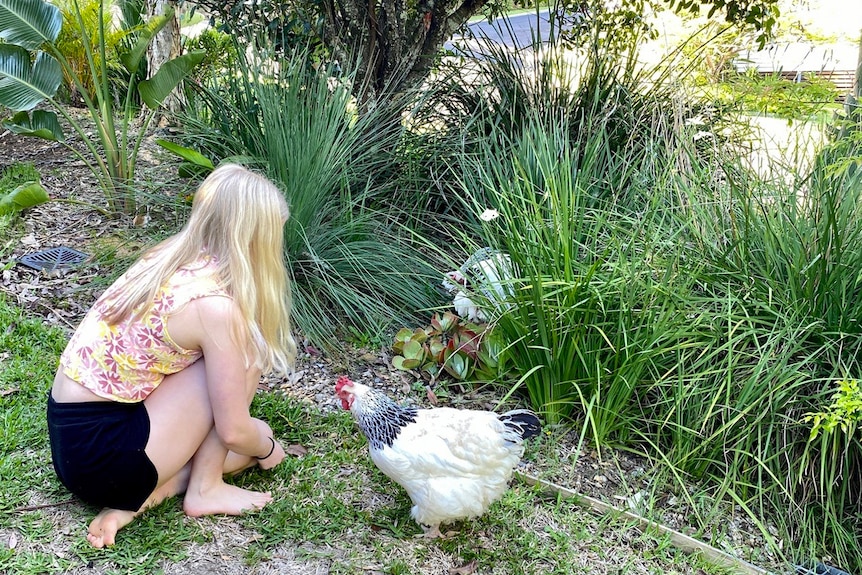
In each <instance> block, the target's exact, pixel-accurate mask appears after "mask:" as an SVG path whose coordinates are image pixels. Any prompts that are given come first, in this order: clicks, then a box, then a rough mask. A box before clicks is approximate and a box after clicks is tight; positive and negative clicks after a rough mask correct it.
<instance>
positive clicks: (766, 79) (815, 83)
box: [712, 70, 838, 120]
mask: <svg viewBox="0 0 862 575" xmlns="http://www.w3.org/2000/svg"><path fill="white" fill-rule="evenodd" d="M712 88H713V89H716V90H718V92H719V93H718V98H719V99H721V100H724V101H731V102H733V103H734V104H735V105H736V106H738V107H739V108H741V109H742V110H743V111H745V112H747V113H755V114H771V115H775V116H778V117H780V118H787V119H791V120H807V119H810V118H812V117H815V116H816V115H818V114H820V113H823V112H824V111H825V110H827V109H828V108H829V107H830V106H833V107H834V105H835V101H836V98H837V96H838V90H837V89H836V88H835V85H834V84H832V82H830V81H829V80H825V79H822V78H818V77H816V76H809V77H807V78H805V80H804V81H802V82H795V81H793V80H789V79H787V78H783V77H781V75H779V74H774V75H767V76H761V75H759V74H757V72H756V71H755V70H750V71H749V72H746V73H744V74H734V75H725V80H724V81H723V82H721V83H719V84H717V85H716V84H712Z"/></svg>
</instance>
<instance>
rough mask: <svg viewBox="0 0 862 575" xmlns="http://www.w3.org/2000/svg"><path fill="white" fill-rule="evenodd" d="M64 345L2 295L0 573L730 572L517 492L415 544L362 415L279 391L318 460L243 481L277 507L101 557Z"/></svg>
mask: <svg viewBox="0 0 862 575" xmlns="http://www.w3.org/2000/svg"><path fill="white" fill-rule="evenodd" d="M64 343H65V336H64V334H63V333H62V332H61V331H59V330H57V329H55V328H51V327H47V326H45V325H43V324H42V323H41V322H39V321H38V320H34V319H28V318H26V317H24V316H23V315H22V314H21V313H20V312H19V311H17V310H16V309H15V308H14V307H12V306H11V305H10V304H9V303H8V302H6V301H5V300H3V299H2V298H0V349H3V350H9V351H6V352H4V355H3V362H2V372H0V390H2V392H3V395H2V397H0V414H2V415H0V418H2V419H0V424H2V427H0V431H2V433H0V539H2V541H3V542H4V545H2V546H0V572H4V573H63V572H67V571H72V570H78V569H85V568H87V566H90V568H91V569H92V571H91V572H93V573H131V574H149V573H153V572H157V571H159V570H160V569H164V568H165V566H166V565H170V564H173V563H178V562H184V561H193V558H194V557H195V556H196V554H197V553H200V551H199V550H200V549H212V548H215V549H217V553H220V554H221V555H223V556H225V557H227V558H228V559H227V560H231V561H236V562H238V563H242V564H245V565H246V566H247V567H249V568H252V567H253V566H255V565H258V564H259V563H260V562H271V561H279V560H280V559H279V557H280V556H281V554H283V553H285V549H295V550H296V559H295V560H296V561H299V562H312V563H313V562H324V563H325V564H326V565H327V566H328V569H329V572H330V573H333V574H350V573H356V572H357V570H358V569H365V568H366V567H367V566H369V565H373V566H375V568H376V569H377V570H379V571H381V572H383V573H419V572H435V571H434V570H435V569H437V570H439V569H440V568H441V565H451V566H453V567H459V566H463V565H465V564H468V563H470V562H472V561H475V562H476V565H477V567H478V570H479V572H489V571H491V570H493V571H494V572H495V573H512V574H515V573H518V574H520V573H536V574H538V573H546V574H556V573H558V574H560V575H563V574H567V573H624V572H626V569H627V561H631V560H633V558H635V557H637V558H638V559H637V562H638V564H639V565H647V568H648V570H649V571H648V572H650V573H675V572H679V573H694V572H707V573H711V574H719V573H723V572H724V571H722V570H721V569H717V568H714V567H710V566H708V565H705V564H703V563H702V562H701V561H700V560H699V559H698V558H697V557H692V556H688V555H684V554H681V553H680V552H678V551H677V550H675V549H674V548H672V547H670V546H669V545H668V544H667V542H666V541H664V540H663V539H661V538H658V539H657V538H654V537H651V536H645V535H640V534H637V533H636V532H635V531H633V530H632V529H630V527H629V526H627V525H625V524H623V523H621V522H619V521H617V520H614V519H613V518H604V519H603V518H597V517H594V516H591V515H589V514H587V513H586V512H584V511H583V510H582V509H580V508H579V507H577V506H576V505H575V504H573V503H572V502H569V501H565V500H562V499H561V500H556V499H548V498H547V497H546V496H544V495H542V494H541V493H539V492H538V491H536V490H535V489H533V488H530V487H528V486H526V485H524V484H520V483H517V482H516V483H515V484H514V485H513V486H512V489H511V490H510V491H509V492H508V493H507V494H506V495H505V497H503V499H502V500H501V501H499V502H497V503H495V504H494V505H493V506H492V507H491V509H490V511H489V512H488V514H486V515H485V516H483V517H481V518H479V519H477V520H475V521H470V522H463V523H459V524H456V525H454V526H453V527H454V528H455V529H456V530H458V533H457V534H456V535H454V536H453V537H452V538H451V539H447V540H444V541H426V540H424V539H415V538H414V537H413V536H414V535H416V534H418V533H420V532H421V530H420V529H419V528H418V526H417V525H416V524H415V523H414V522H413V521H412V520H411V519H410V515H409V514H410V505H411V504H410V501H409V499H408V498H407V497H406V495H405V494H404V492H403V491H401V490H400V488H397V486H395V485H394V484H393V483H392V482H391V481H389V480H388V479H387V478H386V477H385V476H383V475H382V474H381V473H380V472H379V471H378V470H377V469H376V468H375V467H374V466H373V464H372V463H371V461H370V459H369V457H368V454H367V447H366V443H365V439H364V438H363V437H362V436H361V434H360V433H359V432H358V430H357V429H356V428H355V425H354V423H353V421H352V419H351V417H350V415H349V414H348V413H346V412H337V413H330V414H326V415H324V414H321V413H319V412H318V411H317V410H316V409H314V408H311V407H309V406H308V405H306V404H303V403H300V402H298V401H296V400H293V399H290V398H287V397H285V396H283V395H281V394H279V393H276V392H268V393H261V394H259V395H258V397H257V398H256V399H255V402H254V404H253V407H252V409H253V412H254V413H255V415H257V416H260V417H263V418H265V419H266V420H267V421H269V422H270V423H271V425H272V427H273V430H274V431H275V433H276V434H277V435H278V437H279V438H280V439H282V441H284V442H285V443H286V444H290V443H297V444H300V445H303V446H304V447H305V448H306V449H307V450H308V454H307V455H306V456H304V457H302V458H295V457H289V458H288V459H287V460H286V461H285V462H284V463H283V464H282V465H280V466H278V467H277V468H276V469H274V470H271V471H267V472H262V471H257V470H256V471H251V472H247V473H245V474H242V475H240V476H238V477H236V478H234V479H233V481H234V482H235V483H237V484H239V485H242V486H244V487H249V488H253V489H260V490H271V491H272V492H273V494H274V496H275V501H274V502H273V503H272V504H271V505H269V506H267V508H266V509H265V510H264V511H262V512H260V513H257V514H251V515H247V516H242V517H238V518H223V517H208V518H201V519H191V518H188V517H186V516H185V515H184V514H183V513H182V508H181V504H180V499H179V498H172V499H169V500H167V501H165V502H164V503H162V504H161V505H159V506H157V507H156V508H154V509H151V510H148V511H147V512H146V513H144V514H143V515H142V516H141V517H139V518H138V519H136V520H135V521H134V522H133V523H132V524H131V525H129V526H128V527H127V528H125V529H124V530H122V531H121V532H120V534H119V536H118V541H117V544H116V545H115V546H114V547H112V548H109V549H104V550H96V549H92V548H91V547H90V546H89V545H88V544H87V542H86V540H85V538H84V533H85V531H86V525H87V522H88V521H89V520H90V519H91V518H92V516H93V515H94V514H95V513H96V511H97V510H96V509H94V508H91V507H88V506H86V505H83V504H80V503H78V502H76V501H74V498H71V496H70V495H69V494H68V493H67V492H66V491H65V489H64V488H63V487H62V486H61V485H59V483H58V481H57V479H56V477H55V476H54V473H53V470H52V469H51V467H50V463H49V460H50V453H49V450H48V445H47V436H46V427H45V421H44V404H45V399H46V394H47V390H48V388H49V386H50V382H51V380H52V376H53V373H54V370H55V367H56V362H57V358H58V356H59V353H60V352H61V350H62V347H63V345H64ZM226 532H227V535H225V533H226ZM10 541H14V544H13V545H10V544H9V542H10ZM297 546H299V547H297ZM584 548H586V549H588V552H587V553H586V555H585V554H584V552H583V549H584ZM208 553H216V551H209V552H208ZM223 560H225V559H223ZM573 569H574V570H573ZM699 569H700V570H703V571H698V570H699Z"/></svg>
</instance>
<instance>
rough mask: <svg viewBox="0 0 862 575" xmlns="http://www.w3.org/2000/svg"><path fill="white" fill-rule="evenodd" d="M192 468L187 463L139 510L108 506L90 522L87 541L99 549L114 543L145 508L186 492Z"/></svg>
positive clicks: (157, 489)
mask: <svg viewBox="0 0 862 575" xmlns="http://www.w3.org/2000/svg"><path fill="white" fill-rule="evenodd" d="M190 469H191V465H186V466H185V467H183V468H182V469H181V470H180V471H179V473H177V474H176V475H174V476H173V477H172V478H171V479H170V480H168V481H166V482H165V483H164V484H162V485H161V486H159V487H157V488H156V490H155V491H153V494H152V495H150V497H149V498H148V499H147V501H146V502H145V503H144V504H143V505H142V506H141V508H140V509H139V510H138V511H126V510H124V509H110V508H108V507H106V508H104V509H102V511H100V512H99V514H98V515H96V517H94V518H93V520H92V521H91V522H90V527H89V529H88V530H87V541H89V542H90V545H92V546H93V547H96V548H97V549H101V548H102V547H105V546H106V545H107V546H111V545H113V544H114V541H115V539H116V537H117V532H118V531H119V530H120V529H122V528H123V527H125V526H126V525H128V524H129V523H131V522H132V520H133V519H134V518H135V517H137V516H138V515H140V514H141V513H143V512H144V510H145V509H147V508H149V507H154V506H156V505H158V504H159V503H161V502H162V501H164V500H165V499H167V498H168V497H173V496H174V495H177V494H179V493H182V492H184V491H185V490H186V488H187V486H188V482H189V470H190Z"/></svg>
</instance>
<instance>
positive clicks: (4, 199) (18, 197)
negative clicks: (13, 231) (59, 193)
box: [0, 182, 50, 215]
mask: <svg viewBox="0 0 862 575" xmlns="http://www.w3.org/2000/svg"><path fill="white" fill-rule="evenodd" d="M49 199H50V198H49V197H48V192H46V191H45V188H43V187H42V184H40V183H39V182H27V183H26V184H22V185H20V186H18V187H17V188H15V189H14V190H12V191H11V192H9V193H8V194H6V195H4V196H0V215H6V214H11V213H15V212H20V211H21V210H24V209H27V208H32V207H33V206H38V205H39V204H44V203H45V202H47V201H48V200H49Z"/></svg>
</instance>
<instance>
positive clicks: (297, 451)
mask: <svg viewBox="0 0 862 575" xmlns="http://www.w3.org/2000/svg"><path fill="white" fill-rule="evenodd" d="M284 452H285V453H286V454H287V455H295V456H296V457H302V456H303V455H307V454H308V450H307V449H306V448H304V447H303V446H301V445H299V444H298V443H292V444H290V445H288V446H287V447H285V448H284Z"/></svg>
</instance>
